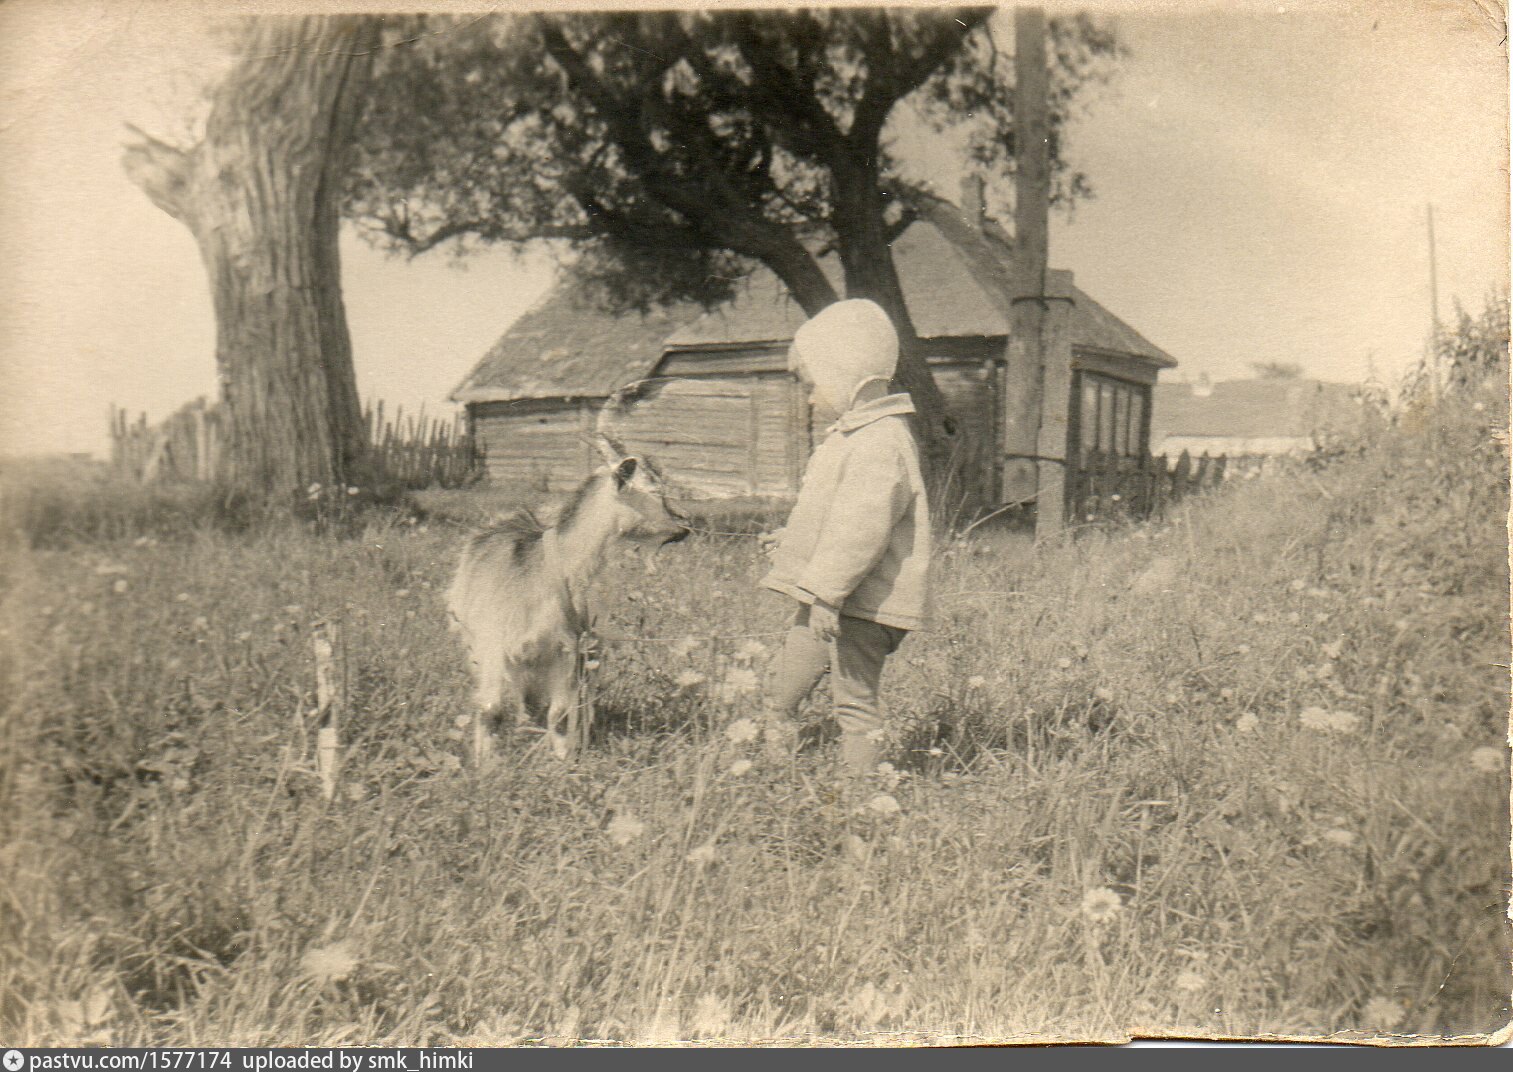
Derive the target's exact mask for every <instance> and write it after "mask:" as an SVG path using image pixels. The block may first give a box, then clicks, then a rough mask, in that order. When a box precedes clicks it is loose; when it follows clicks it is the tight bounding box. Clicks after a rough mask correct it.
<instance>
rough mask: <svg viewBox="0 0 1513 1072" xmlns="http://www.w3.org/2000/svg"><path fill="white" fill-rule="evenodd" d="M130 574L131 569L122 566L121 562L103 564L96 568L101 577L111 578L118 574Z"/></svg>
mask: <svg viewBox="0 0 1513 1072" xmlns="http://www.w3.org/2000/svg"><path fill="white" fill-rule="evenodd" d="M130 572H131V571H130V570H129V569H127V568H126V567H125V566H123V565H121V564H120V563H119V562H101V563H100V564H99V565H98V566H96V567H95V573H96V575H98V576H100V577H111V576H114V575H116V574H118V573H130Z"/></svg>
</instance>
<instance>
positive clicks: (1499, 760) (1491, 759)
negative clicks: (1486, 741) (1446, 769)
mask: <svg viewBox="0 0 1513 1072" xmlns="http://www.w3.org/2000/svg"><path fill="white" fill-rule="evenodd" d="M1505 765H1506V760H1505V759H1504V750H1503V749H1501V748H1493V747H1492V746H1491V745H1482V747H1480V748H1476V749H1473V750H1472V752H1471V766H1473V767H1475V768H1476V769H1477V770H1479V771H1484V772H1486V773H1487V774H1499V773H1501V772H1502V769H1503V767H1504V766H1505Z"/></svg>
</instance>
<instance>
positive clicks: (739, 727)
mask: <svg viewBox="0 0 1513 1072" xmlns="http://www.w3.org/2000/svg"><path fill="white" fill-rule="evenodd" d="M761 732H762V731H761V728H760V727H759V726H757V724H756V723H755V722H753V721H752V720H751V719H749V718H738V719H736V720H735V721H734V722H732V723H731V724H730V725H728V726H726V727H725V736H726V737H728V738H730V739H731V740H732V741H734V742H735V743H736V744H745V743H747V742H748V741H754V740H756V739H757V737H759V736H760V735H761Z"/></svg>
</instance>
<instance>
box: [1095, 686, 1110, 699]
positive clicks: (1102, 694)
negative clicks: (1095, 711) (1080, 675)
mask: <svg viewBox="0 0 1513 1072" xmlns="http://www.w3.org/2000/svg"><path fill="white" fill-rule="evenodd" d="M1093 697H1094V698H1095V699H1098V700H1102V701H1103V702H1104V703H1113V702H1114V690H1113V689H1111V688H1107V687H1105V686H1103V685H1099V686H1098V687H1097V688H1096V689H1094V690H1093Z"/></svg>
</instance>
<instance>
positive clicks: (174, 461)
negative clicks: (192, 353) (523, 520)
mask: <svg viewBox="0 0 1513 1072" xmlns="http://www.w3.org/2000/svg"><path fill="white" fill-rule="evenodd" d="M363 421H364V423H365V425H366V427H367V429H368V441H369V443H370V444H371V445H372V450H373V462H374V466H375V468H376V471H377V474H378V477H379V480H380V481H382V482H384V483H387V484H397V485H400V486H402V487H405V488H414V489H420V488H428V487H443V488H455V487H461V486H463V485H465V484H469V483H471V482H473V481H474V480H476V479H477V478H478V475H479V473H480V467H479V464H478V462H479V459H478V452H477V450H476V449H475V448H474V445H473V438H472V436H471V435H469V434H468V428H467V424H466V422H465V421H464V420H463V418H461V417H458V418H457V419H455V420H451V421H447V420H442V419H440V418H435V417H433V418H427V417H426V415H425V411H424V410H422V411H421V413H420V414H419V415H418V416H411V415H408V414H405V413H404V412H403V411H402V410H399V409H396V410H395V412H394V416H393V418H392V419H390V420H386V419H385V417H384V406H383V403H382V402H380V403H378V405H377V406H369V407H367V408H366V409H365V410H364V412H363ZM222 442H223V433H222V425H221V413H220V407H219V406H218V405H216V404H214V403H208V402H206V400H205V399H203V398H200V399H196V400H195V401H194V402H191V403H189V404H188V405H187V406H184V407H183V408H182V409H180V410H178V411H177V412H175V413H173V414H172V415H170V416H169V417H167V418H165V419H164V420H162V421H160V422H158V423H157V424H148V423H147V416H146V414H142V415H139V416H138V417H137V419H136V420H135V421H133V420H130V419H129V418H128V417H127V415H126V411H125V410H123V409H121V408H119V407H117V406H112V407H111V409H110V443H111V448H110V457H111V464H112V465H113V466H114V468H115V470H116V472H118V473H120V474H121V475H122V476H124V477H126V478H127V479H130V480H134V481H136V482H138V483H142V484H156V483H185V482H191V481H209V480H213V479H215V476H216V474H217V472H218V470H219V467H220V463H221V454H222Z"/></svg>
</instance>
